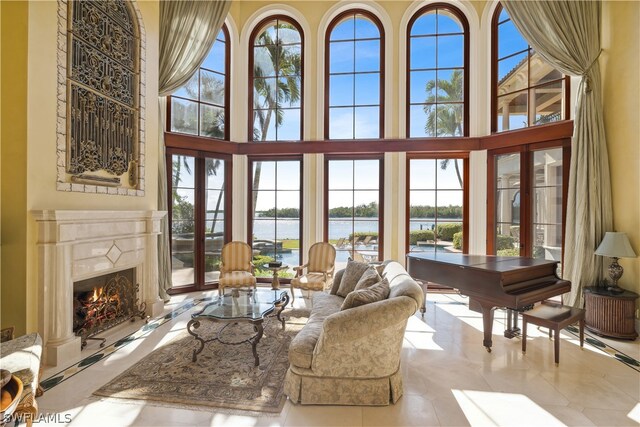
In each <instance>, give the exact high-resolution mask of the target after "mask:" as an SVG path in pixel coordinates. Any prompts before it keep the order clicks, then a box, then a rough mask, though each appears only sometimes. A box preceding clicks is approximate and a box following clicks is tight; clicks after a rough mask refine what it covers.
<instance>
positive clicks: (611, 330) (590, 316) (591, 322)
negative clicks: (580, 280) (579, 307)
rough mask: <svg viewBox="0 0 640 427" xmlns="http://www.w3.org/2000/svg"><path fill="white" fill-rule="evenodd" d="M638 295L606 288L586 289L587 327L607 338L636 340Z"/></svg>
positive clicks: (593, 287)
mask: <svg viewBox="0 0 640 427" xmlns="http://www.w3.org/2000/svg"><path fill="white" fill-rule="evenodd" d="M637 298H638V294H636V293H635V292H631V291H624V292H622V293H615V292H611V291H608V290H607V288H604V287H595V286H592V287H587V288H585V289H584V308H585V310H586V311H587V312H586V315H585V326H586V328H587V329H588V330H590V331H592V332H594V333H596V334H598V335H602V336H605V337H611V338H620V339H626V340H635V339H636V337H637V336H638V333H637V332H636V330H635V316H634V312H635V308H636V303H635V301H636V299H637Z"/></svg>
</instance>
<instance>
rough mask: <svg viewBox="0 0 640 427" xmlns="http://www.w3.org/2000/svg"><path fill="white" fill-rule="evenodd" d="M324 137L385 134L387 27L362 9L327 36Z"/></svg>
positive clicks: (350, 12)
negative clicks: (385, 43)
mask: <svg viewBox="0 0 640 427" xmlns="http://www.w3.org/2000/svg"><path fill="white" fill-rule="evenodd" d="M325 43H326V45H325V88H326V90H325V128H324V135H325V138H326V139H362V138H383V137H384V111H383V105H384V30H383V28H382V24H381V23H380V20H378V18H377V17H376V16H375V15H373V14H372V13H370V12H367V11H364V10H348V11H346V12H343V13H341V14H340V15H338V16H336V17H335V18H334V19H333V21H331V23H330V24H329V27H328V29H327V33H326V37H325Z"/></svg>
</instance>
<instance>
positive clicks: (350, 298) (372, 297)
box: [340, 279, 391, 310]
mask: <svg viewBox="0 0 640 427" xmlns="http://www.w3.org/2000/svg"><path fill="white" fill-rule="evenodd" d="M389 292H391V289H390V288H389V282H388V281H387V279H382V280H381V281H380V282H378V283H376V284H375V285H373V286H369V287H368V288H364V289H358V290H357V291H353V292H351V293H350V294H349V295H347V297H346V298H345V299H344V302H343V303H342V307H340V310H348V309H350V308H354V307H359V306H361V305H365V304H371V303H372V302H377V301H382V300H385V299H387V298H389Z"/></svg>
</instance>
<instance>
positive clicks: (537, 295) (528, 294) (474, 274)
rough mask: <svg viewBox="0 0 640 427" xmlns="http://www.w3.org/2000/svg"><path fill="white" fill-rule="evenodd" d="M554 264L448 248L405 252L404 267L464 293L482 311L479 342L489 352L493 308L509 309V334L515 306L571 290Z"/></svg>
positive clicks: (513, 331)
mask: <svg viewBox="0 0 640 427" xmlns="http://www.w3.org/2000/svg"><path fill="white" fill-rule="evenodd" d="M556 269H557V262H556V261H547V260H543V259H534V258H522V257H499V256H485V255H464V254H457V253H447V252H444V253H442V252H435V253H411V254H409V255H407V272H408V273H409V275H411V276H412V277H413V278H414V279H417V280H422V281H425V282H433V283H438V284H440V285H445V286H450V287H452V288H456V289H458V291H460V293H461V294H462V295H467V296H468V297H469V308H470V309H471V310H474V311H477V312H480V313H482V324H483V330H484V341H483V342H482V344H483V345H484V346H485V348H486V349H487V351H489V352H491V345H492V341H491V333H492V329H493V310H494V309H495V308H497V307H505V308H507V309H510V310H509V313H508V327H507V330H506V331H505V336H506V337H508V338H511V337H513V336H515V335H516V331H517V330H518V328H517V316H518V313H517V311H516V310H522V309H523V308H525V307H527V306H529V305H531V304H533V303H535V302H538V301H542V300H545V299H547V298H551V297H554V296H556V295H560V294H563V293H566V292H569V291H570V290H571V282H568V281H566V280H562V279H560V278H558V276H557V274H556ZM422 310H423V312H424V306H423V308H422ZM511 310H513V312H512V311H511ZM511 316H513V323H514V325H515V326H514V327H513V328H512V327H511V323H512V317H511Z"/></svg>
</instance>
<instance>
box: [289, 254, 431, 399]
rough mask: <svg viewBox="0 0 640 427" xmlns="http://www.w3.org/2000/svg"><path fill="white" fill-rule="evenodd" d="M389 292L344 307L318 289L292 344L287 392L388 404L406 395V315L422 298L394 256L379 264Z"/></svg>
mask: <svg viewBox="0 0 640 427" xmlns="http://www.w3.org/2000/svg"><path fill="white" fill-rule="evenodd" d="M378 271H379V272H381V274H380V275H381V276H382V278H386V279H387V281H388V282H389V288H390V291H389V297H388V298H387V299H384V300H382V301H378V302H372V303H369V304H366V305H361V306H359V307H353V308H349V309H346V310H341V306H342V303H343V301H344V300H345V298H343V297H341V296H338V295H336V292H337V290H338V289H339V287H340V281H341V280H342V277H343V274H344V272H345V270H340V271H338V272H337V273H336V274H335V278H334V282H333V286H332V288H331V292H330V293H329V294H327V293H324V292H316V293H314V295H313V309H312V311H311V314H310V317H309V321H308V322H307V324H306V325H305V326H304V328H303V329H302V330H301V331H300V333H299V334H298V335H297V336H296V337H295V338H294V339H293V340H292V342H291V345H290V347H289V362H290V366H289V370H288V371H287V375H286V379H285V388H284V390H285V394H287V395H288V396H289V398H290V399H291V401H292V402H294V403H301V404H316V405H388V404H389V403H390V402H392V403H395V402H397V400H398V399H399V398H400V397H401V396H402V373H401V371H400V353H401V349H402V341H403V338H404V331H405V328H406V326H407V321H408V319H409V317H411V316H412V315H413V314H414V313H415V312H416V310H417V309H418V308H419V307H420V305H421V304H422V301H423V299H424V294H423V292H422V289H421V288H420V286H419V285H418V284H417V283H416V282H415V281H414V280H413V279H412V278H411V277H410V276H409V275H408V274H407V272H406V271H405V269H404V268H403V267H402V265H400V264H399V263H397V262H395V261H385V262H384V263H383V264H382V266H380V268H379V270H378Z"/></svg>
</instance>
